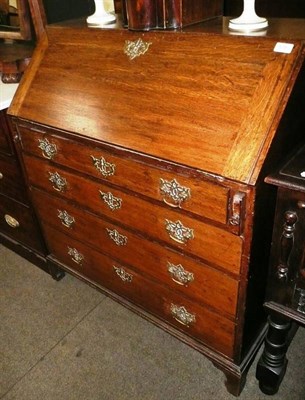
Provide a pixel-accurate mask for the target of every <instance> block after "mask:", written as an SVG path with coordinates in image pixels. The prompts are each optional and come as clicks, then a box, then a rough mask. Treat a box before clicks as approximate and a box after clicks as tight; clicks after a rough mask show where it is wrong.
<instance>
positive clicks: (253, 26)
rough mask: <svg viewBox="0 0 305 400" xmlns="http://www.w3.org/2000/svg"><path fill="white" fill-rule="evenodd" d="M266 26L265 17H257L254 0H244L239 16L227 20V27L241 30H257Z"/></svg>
mask: <svg viewBox="0 0 305 400" xmlns="http://www.w3.org/2000/svg"><path fill="white" fill-rule="evenodd" d="M267 27H268V21H267V19H266V18H261V17H259V16H258V15H257V14H256V12H255V0H244V11H243V13H242V14H241V16H240V17H238V18H234V19H231V20H230V22H229V29H232V30H235V31H242V32H251V31H258V30H261V29H265V28H267Z"/></svg>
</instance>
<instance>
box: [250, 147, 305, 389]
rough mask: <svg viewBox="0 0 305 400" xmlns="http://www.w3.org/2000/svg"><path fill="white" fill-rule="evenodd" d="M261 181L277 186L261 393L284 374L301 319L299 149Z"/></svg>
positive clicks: (304, 247) (302, 187)
mask: <svg viewBox="0 0 305 400" xmlns="http://www.w3.org/2000/svg"><path fill="white" fill-rule="evenodd" d="M297 150H298V151H295V152H294V154H293V155H292V156H291V157H290V158H289V160H288V161H287V162H286V163H285V164H284V165H283V166H282V167H281V168H280V169H279V170H278V171H277V172H276V173H275V174H273V175H270V176H268V177H267V178H266V181H267V182H268V183H269V184H271V185H274V186H275V187H277V206H276V214H275V220H274V229H273V240H272V250H271V258H270V276H269V281H268V285H267V294H266V303H265V307H266V309H267V311H268V313H269V331H268V334H267V338H266V344H265V349H264V352H263V354H262V357H261V359H260V361H259V363H258V366H257V378H258V379H259V382H260V388H261V389H262V391H263V392H265V393H267V394H274V393H276V392H277V391H278V388H279V385H280V383H281V381H282V379H283V377H284V375H285V371H286V366H287V358H286V351H287V348H288V346H289V343H290V340H291V339H292V337H293V333H294V331H295V326H294V325H293V324H291V322H296V323H300V324H304V323H305V236H304V232H305V215H304V208H305V172H304V157H305V148H304V147H303V148H301V149H299V148H298V149H297Z"/></svg>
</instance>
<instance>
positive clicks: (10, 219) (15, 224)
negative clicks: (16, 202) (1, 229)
mask: <svg viewBox="0 0 305 400" xmlns="http://www.w3.org/2000/svg"><path fill="white" fill-rule="evenodd" d="M4 219H5V222H6V223H7V224H8V225H9V226H10V227H11V228H18V227H19V226H20V224H19V222H18V221H17V220H16V219H15V218H14V217H12V216H11V215H9V214H5V215H4Z"/></svg>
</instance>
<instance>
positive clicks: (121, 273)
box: [113, 265, 133, 283]
mask: <svg viewBox="0 0 305 400" xmlns="http://www.w3.org/2000/svg"><path fill="white" fill-rule="evenodd" d="M113 269H114V272H115V273H116V274H117V276H118V277H119V278H120V279H121V280H122V281H123V282H127V283H131V282H132V278H133V275H132V274H129V273H128V272H126V271H125V269H124V268H119V267H116V266H115V265H113Z"/></svg>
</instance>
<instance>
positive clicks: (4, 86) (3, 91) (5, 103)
mask: <svg viewBox="0 0 305 400" xmlns="http://www.w3.org/2000/svg"><path fill="white" fill-rule="evenodd" d="M17 87H18V83H3V82H2V81H1V75H0V110H4V109H5V108H8V107H9V106H10V104H11V101H12V100H13V97H14V94H15V92H16V90H17Z"/></svg>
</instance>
